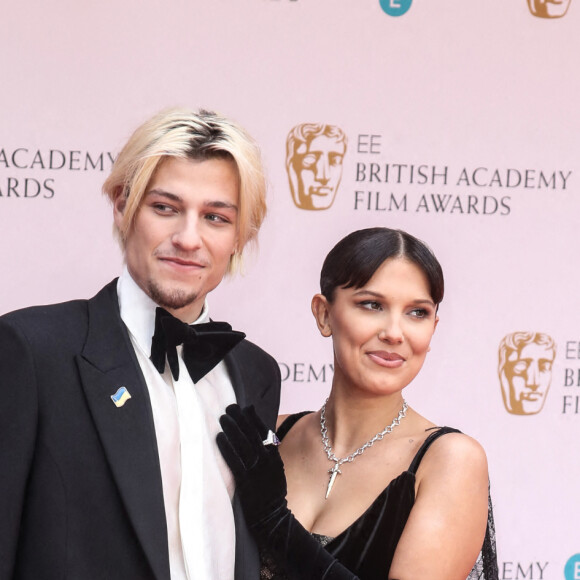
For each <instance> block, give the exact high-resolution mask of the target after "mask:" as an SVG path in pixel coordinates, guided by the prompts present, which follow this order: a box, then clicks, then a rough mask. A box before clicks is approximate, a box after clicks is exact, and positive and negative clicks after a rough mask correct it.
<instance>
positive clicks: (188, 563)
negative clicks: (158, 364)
mask: <svg viewBox="0 0 580 580" xmlns="http://www.w3.org/2000/svg"><path fill="white" fill-rule="evenodd" d="M117 293H118V296H119V307H120V311H121V318H122V320H123V322H124V323H125V325H126V326H127V329H128V330H129V335H130V338H131V343H132V344H133V348H134V349H135V353H136V355H137V360H138V361H139V365H140V367H141V370H142V372H143V376H144V377H145V382H146V383H147V388H148V390H149V396H150V398H151V406H152V409H153V419H154V423H155V434H156V436H157V447H158V450H159V462H160V465H161V479H162V482H163V499H164V502H165V514H166V518H167V533H168V539H169V564H170V568H171V579H172V580H197V579H200V580H217V579H219V580H233V578H234V561H235V528H234V516H233V511H232V504H231V500H232V497H233V494H234V481H233V477H232V475H231V472H230V471H229V469H228V467H227V465H226V464H225V462H224V460H223V459H222V457H221V454H220V452H219V450H218V448H217V446H216V444H215V437H216V435H217V433H218V432H219V431H221V427H220V425H219V421H218V419H219V417H220V416H221V415H222V414H223V413H224V410H225V408H226V407H227V406H228V405H229V404H231V403H235V402H236V397H235V393H234V390H233V387H232V384H231V380H230V378H229V375H228V372H227V369H226V366H225V364H224V362H223V361H222V362H220V363H219V364H218V365H217V366H216V367H215V368H214V369H212V370H211V371H210V372H209V373H208V374H207V375H206V376H205V377H203V378H202V379H200V380H199V381H198V382H197V383H196V384H194V383H193V381H192V380H191V378H190V376H189V373H188V371H187V368H186V366H185V364H184V362H183V359H182V357H181V347H178V354H179V379H178V380H174V379H173V377H172V375H171V371H170V370H169V364H166V366H165V372H164V373H163V374H162V375H160V374H159V372H158V371H157V369H156V368H155V366H154V365H153V363H152V362H151V361H150V360H149V356H150V355H151V339H152V337H153V332H154V330H155V309H156V308H157V304H155V302H153V300H151V298H149V296H147V294H145V292H143V290H141V288H140V287H139V286H138V285H137V284H136V283H135V281H134V280H133V279H132V278H131V275H130V274H129V272H128V270H127V268H126V267H125V268H124V270H123V273H122V274H121V276H120V278H119V281H118V284H117ZM203 322H209V312H208V306H207V301H206V303H205V304H204V308H203V311H202V313H201V315H200V317H199V318H198V319H197V320H196V321H195V322H194V324H199V323H203Z"/></svg>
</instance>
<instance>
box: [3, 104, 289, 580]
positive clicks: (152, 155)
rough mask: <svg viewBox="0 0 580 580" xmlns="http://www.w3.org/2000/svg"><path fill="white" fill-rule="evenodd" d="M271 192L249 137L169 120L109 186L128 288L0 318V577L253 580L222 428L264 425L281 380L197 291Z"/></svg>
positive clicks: (207, 123)
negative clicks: (239, 422) (239, 418)
mask: <svg viewBox="0 0 580 580" xmlns="http://www.w3.org/2000/svg"><path fill="white" fill-rule="evenodd" d="M265 189H266V188H265V179H264V175H263V170H262V166H261V162H260V154H259V151H258V149H257V147H256V145H255V144H254V142H253V141H252V140H251V138H249V136H248V135H247V134H246V133H245V131H244V130H243V129H241V128H240V127H239V126H237V125H236V124H235V123H233V122H232V121H230V120H228V119H225V118H223V117H220V116H218V115H216V114H214V113H210V112H206V111H200V112H197V113H195V112H192V111H188V110H181V109H177V110H170V111H164V112H162V113H160V114H159V115H157V116H155V117H154V118H152V119H151V120H149V121H148V122H146V123H145V124H144V125H142V126H141V127H139V128H138V129H137V131H136V132H135V133H134V134H133V135H132V137H131V138H130V139H129V141H128V143H127V144H126V145H125V147H124V148H123V150H122V151H121V153H120V154H119V156H118V158H117V160H116V162H115V165H114V167H113V169H112V172H111V175H110V176H109V178H108V179H107V181H106V182H105V184H104V186H103V191H104V192H105V194H106V195H108V197H109V198H110V199H111V201H112V204H113V214H114V222H115V227H116V230H117V233H118V236H119V239H120V242H121V244H122V246H123V249H124V254H125V267H124V270H123V272H122V274H121V276H120V278H119V279H116V280H114V281H113V282H111V283H110V284H108V285H107V286H105V287H104V288H103V289H102V290H101V291H100V292H99V293H98V294H97V295H96V296H95V297H94V298H92V299H90V300H76V301H72V302H67V303H63V304H58V305H52V306H38V307H32V308H27V309H24V310H20V311H17V312H13V313H10V314H7V315H5V316H2V317H0V373H1V377H2V378H1V379H0V389H1V392H2V403H1V404H0V472H1V475H0V580H9V579H12V578H14V579H22V580H53V579H54V580H56V579H58V580H64V579H65V578H66V579H70V580H97V579H103V580H105V579H106V580H116V579H118V580H149V579H151V580H153V579H155V580H194V579H197V578H199V579H204V580H218V579H219V580H228V579H232V580H233V579H234V578H236V579H241V578H244V579H245V578H258V577H259V562H258V555H257V552H256V548H255V546H254V544H253V542H252V540H251V539H250V537H249V534H248V533H247V530H246V529H245V523H244V521H243V517H242V516H241V510H240V509H239V506H238V504H237V501H236V498H235V495H234V491H235V490H234V484H233V479H232V476H231V474H230V472H229V470H228V469H227V467H226V465H225V463H224V462H223V460H222V459H221V456H220V454H219V452H218V450H217V448H216V445H215V435H216V433H217V432H218V431H219V429H220V427H219V423H218V419H219V417H220V415H221V414H222V413H223V412H224V410H225V408H226V406H227V405H228V404H230V403H233V402H236V401H237V402H238V403H239V404H240V405H242V406H244V405H249V404H253V405H254V406H255V408H256V410H257V412H258V414H259V415H260V416H261V417H262V419H263V420H264V421H265V422H266V423H267V424H268V425H269V426H274V425H275V420H276V415H277V412H278V403H279V393H280V373H279V369H278V365H277V364H276V362H275V361H274V360H273V359H272V357H270V356H269V355H268V354H266V353H265V352H264V351H262V350H261V349H260V348H258V347H257V346H255V345H253V344H252V343H250V342H248V341H246V340H243V334H242V333H237V332H235V331H231V327H229V325H227V324H225V323H214V322H211V321H210V319H209V312H208V306H207V302H206V296H207V294H208V293H209V292H211V290H213V289H214V288H215V287H216V286H217V285H218V284H219V283H220V282H221V280H222V278H223V276H224V275H225V274H226V273H227V272H231V271H233V270H234V269H235V268H236V265H237V264H238V262H239V261H240V258H241V254H242V251H243V249H244V247H245V246H246V244H247V243H248V242H250V241H252V240H254V239H255V237H256V235H257V233H258V230H259V228H260V225H261V223H262V220H263V218H264V215H265V210H266V206H265ZM184 323H185V324H184ZM192 329H193V330H192Z"/></svg>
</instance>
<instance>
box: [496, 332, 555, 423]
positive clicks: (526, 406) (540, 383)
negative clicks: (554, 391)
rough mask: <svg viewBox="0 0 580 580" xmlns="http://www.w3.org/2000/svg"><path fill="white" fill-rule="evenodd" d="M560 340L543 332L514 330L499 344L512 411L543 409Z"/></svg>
mask: <svg viewBox="0 0 580 580" xmlns="http://www.w3.org/2000/svg"><path fill="white" fill-rule="evenodd" d="M555 357H556V343H555V342H554V340H553V339H552V338H551V337H550V336H548V335H547V334H544V333H542V332H514V333H512V334H508V335H507V336H506V337H504V339H503V340H502V341H501V343H500V345H499V366H498V373H499V381H500V384H501V393H502V396H503V403H504V405H505V408H506V410H507V411H508V413H512V414H514V415H535V414H536V413H539V412H540V411H541V410H542V407H543V406H544V403H545V401H546V396H547V394H548V390H549V389H550V383H551V381H552V364H553V362H554V358H555Z"/></svg>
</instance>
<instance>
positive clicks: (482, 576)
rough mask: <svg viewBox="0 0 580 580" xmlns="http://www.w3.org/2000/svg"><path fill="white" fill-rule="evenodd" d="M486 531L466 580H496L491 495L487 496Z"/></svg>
mask: <svg viewBox="0 0 580 580" xmlns="http://www.w3.org/2000/svg"><path fill="white" fill-rule="evenodd" d="M487 497H488V498H489V499H488V506H489V507H488V511H487V529H486V531H485V538H484V540H483V547H482V548H481V552H480V553H479V556H478V557H477V561H476V562H475V566H474V567H473V570H472V571H471V573H470V574H469V576H468V577H467V580H498V578H499V572H498V569H497V553H496V549H495V523H494V521H493V509H492V506H491V494H488V496H487Z"/></svg>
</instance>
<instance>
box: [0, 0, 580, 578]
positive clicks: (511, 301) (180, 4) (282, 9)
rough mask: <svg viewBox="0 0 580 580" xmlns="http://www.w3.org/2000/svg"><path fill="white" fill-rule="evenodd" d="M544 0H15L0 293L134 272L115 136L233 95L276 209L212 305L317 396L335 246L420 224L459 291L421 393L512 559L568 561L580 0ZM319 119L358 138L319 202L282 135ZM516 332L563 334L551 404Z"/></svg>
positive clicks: (87, 288)
mask: <svg viewBox="0 0 580 580" xmlns="http://www.w3.org/2000/svg"><path fill="white" fill-rule="evenodd" d="M542 1H543V0H542ZM397 2H400V3H401V4H402V5H405V4H409V1H408V0H397V1H395V0H390V4H391V5H393V6H396V5H397ZM529 2H530V4H528V3H527V2H526V0H512V1H511V2H506V1H505V0H487V2H465V1H464V0H444V1H441V2H419V1H418V0H417V1H416V2H414V3H412V4H411V6H410V9H409V10H408V12H406V13H405V14H403V15H401V16H399V17H393V16H390V15H389V14H387V13H386V12H385V11H383V10H382V9H381V5H380V3H379V0H317V1H316V2H310V1H308V0H243V1H238V2H233V1H229V2H228V1H226V0H213V1H212V2H201V1H200V0H189V1H187V2H185V1H182V0H178V1H175V2H169V3H167V2H160V1H156V0H139V1H138V2H137V1H135V0H125V1H124V2H122V3H119V2H112V1H111V0H105V1H104V2H100V3H98V4H94V5H93V6H89V5H87V4H86V3H78V2H70V1H67V0H53V1H52V2H50V3H41V2H31V3H29V2H26V3H12V4H11V5H10V7H9V8H5V9H4V10H3V16H2V20H3V27H2V29H3V33H2V36H3V42H2V45H3V49H2V51H1V52H0V64H1V70H2V71H3V82H2V85H3V86H2V91H0V104H1V105H2V111H3V114H2V123H1V126H0V228H1V229H0V231H1V237H0V247H1V249H0V268H1V269H0V272H1V276H2V283H1V285H0V312H7V311H9V310H13V309H15V308H18V307H22V306H26V305H29V304H35V303H36V304H37V303H47V302H54V301H61V300H66V299H69V298H76V297H89V296H92V295H93V294H94V293H95V292H96V291H97V289H98V288H100V287H101V286H102V285H103V284H104V283H106V282H107V281H109V280H110V279H111V278H113V277H114V276H116V275H118V273H119V270H120V267H121V261H122V259H121V255H120V252H119V250H118V248H117V247H116V244H115V242H114V240H113V237H112V235H111V210H110V207H109V206H108V204H107V202H106V201H105V199H104V198H103V197H102V196H101V195H100V193H99V192H100V187H101V184H102V182H103V181H104V179H105V177H106V175H107V173H108V170H109V169H110V166H111V157H114V156H115V155H116V153H117V152H118V151H119V149H120V147H121V146H122V144H123V143H124V141H125V140H126V138H127V137H128V135H129V134H130V132H131V131H132V130H133V129H134V128H135V127H136V125H137V124H139V123H140V122H141V121H143V120H144V119H145V118H147V117H149V116H150V115H151V114H152V113H154V112H156V111H157V110H159V109H161V108H164V107H166V106H169V105H188V106H193V107H198V106H202V107H206V108H213V109H216V110H218V111H220V112H222V113H224V114H226V115H228V116H231V117H233V118H235V119H237V120H238V121H239V122H240V123H241V124H243V125H244V126H245V127H247V128H248V129H249V131H250V132H251V133H252V134H253V135H254V137H255V138H256V139H257V140H258V141H259V143H260V144H261V146H262V149H263V154H264V159H265V162H266V165H267V168H268V173H269V180H270V191H269V208H270V209H269V216H268V219H267V221H266V223H265V225H264V227H263V230H262V233H261V237H260V249H259V252H258V253H256V254H255V255H254V256H253V257H251V258H250V259H248V260H247V273H246V275H245V276H244V277H243V278H241V277H237V278H235V279H233V280H231V281H228V282H227V283H225V284H223V285H222V286H221V287H220V288H219V289H218V290H216V291H215V292H214V293H213V295H212V296H211V297H210V304H211V307H212V312H213V314H214V316H215V317H216V318H221V319H227V320H229V321H231V322H232V324H233V325H234V327H235V328H238V329H240V330H244V331H245V332H246V333H247V334H248V336H249V338H250V339H252V340H254V341H255V342H257V343H259V344H260V345H261V346H263V347H264V348H266V349H267V350H269V351H270V352H271V353H272V354H273V355H274V356H275V357H276V358H277V359H278V361H279V362H280V365H281V368H282V371H283V375H284V377H285V378H286V380H285V381H284V384H283V398H282V410H283V411H286V412H288V411H293V410H299V409H303V408H311V409H315V408H318V407H319V406H320V404H321V403H322V401H323V400H324V398H325V397H326V394H327V392H328V389H329V386H330V381H331V377H332V371H331V367H330V365H331V363H332V353H331V345H330V343H329V342H328V341H326V340H324V339H322V338H321V337H320V335H319V334H318V332H317V331H316V329H315V325H314V321H313V319H312V316H311V314H310V298H311V296H312V294H314V293H315V292H316V291H317V289H318V286H317V285H318V274H319V269H320V266H321V263H322V260H323V257H324V256H325V255H326V253H327V252H328V250H329V249H330V247H331V246H332V245H333V244H334V243H335V242H336V241H337V240H338V239H339V238H340V237H341V236H343V235H344V234H346V233H347V232H349V231H351V230H354V229H357V228H361V227H368V226H374V225H386V226H391V227H400V228H403V229H407V230H408V231H410V232H411V233H413V234H415V235H417V236H418V237H420V238H422V239H424V240H426V241H427V242H428V243H429V244H430V245H431V247H432V248H433V249H434V250H435V252H436V254H437V255H438V257H439V258H440V261H441V262H442V265H443V268H444V271H445V274H446V283H447V291H446V296H445V300H444V302H443V304H442V306H441V310H440V317H441V321H440V323H439V327H438V329H437V333H436V335H435V339H434V342H433V345H432V350H431V353H430V354H429V357H428V360H427V363H426V365H425V368H424V370H423V372H422V374H421V375H420V376H419V378H418V379H417V380H416V381H415V382H414V383H413V384H412V385H411V386H410V387H409V388H408V389H407V391H406V397H407V399H408V400H409V402H410V404H411V405H413V406H414V407H416V408H417V409H418V410H419V411H420V412H422V413H423V414H424V415H426V416H427V417H429V418H430V419H432V420H433V421H435V422H437V423H440V424H449V425H453V426H456V427H458V428H460V429H462V430H464V431H465V432H467V433H469V434H471V435H473V436H474V437H476V438H478V439H479V440H480V441H481V442H482V443H483V445H484V446H485V448H486V450H487V452H488V456H489V463H490V474H491V482H492V492H493V499H494V504H495V515H496V524H497V533H498V551H499V560H500V578H503V579H504V580H507V579H512V578H534V579H539V578H544V579H550V580H551V579H560V578H566V580H569V579H570V578H574V576H573V575H568V576H565V574H564V567H565V565H566V562H567V561H568V560H569V559H570V558H571V557H573V556H574V555H575V554H578V553H579V552H580V533H579V532H578V522H579V521H580V501H578V500H579V495H578V491H577V488H578V480H579V478H580V460H579V458H578V457H579V454H578V451H577V449H576V447H577V441H578V435H579V434H580V409H579V407H578V404H577V401H578V400H579V399H578V398H577V397H580V387H579V386H578V385H579V384H580V382H579V376H578V373H579V372H580V371H579V369H580V356H579V349H578V344H579V342H578V341H580V332H579V329H580V309H579V308H578V302H579V301H578V291H579V288H580V274H579V268H578V263H579V261H578V229H579V226H580V219H579V215H580V198H579V194H580V178H579V175H578V170H579V169H580V166H579V163H580V162H579V154H580V114H579V113H578V94H580V73H579V70H580V68H579V66H578V54H580V36H579V35H578V30H579V29H580V0H572V1H571V3H570V5H569V8H568V10H567V13H566V14H565V15H564V16H563V17H561V18H541V17H538V16H537V15H534V14H533V11H535V12H537V6H536V2H537V3H538V6H539V3H541V2H540V0H529ZM383 4H384V5H388V4H389V0H387V1H385V2H383ZM306 122H311V123H328V124H332V125H337V126H339V127H340V128H341V129H342V130H343V131H344V133H345V134H346V135H347V137H348V146H347V151H346V155H345V158H344V165H343V171H342V180H341V182H340V185H339V187H338V190H337V194H336V199H335V201H334V204H333V205H332V206H331V207H330V208H329V209H326V210H321V211H306V210H303V209H300V208H298V207H296V205H295V204H294V203H293V201H292V197H291V195H290V188H289V184H288V178H287V174H286V169H285V142H286V136H287V134H288V132H289V131H290V130H291V129H292V128H293V127H295V126H296V125H299V124H302V123H306ZM371 135H374V136H375V137H372V138H371V137H370V136H371ZM371 139H372V143H373V147H372V150H373V151H374V152H371V147H370V143H371ZM51 156H52V159H51ZM371 163H376V164H378V165H379V167H380V168H381V170H380V171H381V172H382V173H379V174H378V175H379V176H383V177H384V171H385V166H387V165H388V166H389V167H390V172H389V181H388V182H386V181H385V180H384V179H381V181H377V180H376V179H374V180H373V181H372V182H371V181H370V180H369V175H370V164H371ZM363 164H364V165H363ZM397 164H398V165H401V166H402V165H405V166H406V167H404V168H401V174H400V178H397V177H398V176H397V174H396V171H397V169H396V167H397ZM411 166H413V167H414V170H413V171H414V174H413V178H411V175H410V171H411V169H410V167H411ZM363 167H364V168H365V170H366V174H365V178H363V170H362V168H363ZM420 167H422V169H421V170H420V169H419V168H420ZM420 171H422V172H423V174H425V175H429V176H431V173H432V172H433V171H435V173H437V174H438V175H439V177H435V179H433V180H431V179H429V180H424V179H423V180H422V179H420V175H421V173H420ZM442 175H444V176H445V177H442ZM422 181H423V182H422ZM357 192H359V193H357ZM369 192H370V199H371V202H370V205H369ZM392 199H395V200H396V201H397V204H399V205H398V207H397V204H394V203H393V202H392ZM403 199H405V200H406V206H404V205H402V200H403ZM357 200H358V201H357ZM389 203H390V204H391V205H390V207H389ZM445 204H447V205H445ZM436 206H437V207H438V208H439V210H437V207H436ZM443 206H445V209H443ZM369 208H370V209H369ZM405 208H406V209H405ZM492 210H494V211H492ZM521 330H527V331H534V332H542V333H546V334H548V335H550V336H551V337H552V338H553V340H554V341H555V343H556V345H557V353H556V358H555V361H554V366H553V370H552V379H551V387H550V391H549V393H548V395H547V398H546V402H545V405H544V407H543V409H542V411H541V412H540V413H538V414H535V415H527V416H523V415H513V414H510V413H508V412H507V411H506V409H505V408H504V404H503V402H502V396H501V390H500V384H499V379H498V375H497V357H498V346H499V343H500V341H501V339H502V338H503V337H504V336H506V335H507V334H510V333H513V332H515V331H521ZM577 578H580V576H577Z"/></svg>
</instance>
